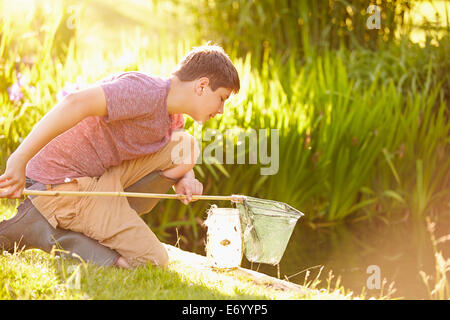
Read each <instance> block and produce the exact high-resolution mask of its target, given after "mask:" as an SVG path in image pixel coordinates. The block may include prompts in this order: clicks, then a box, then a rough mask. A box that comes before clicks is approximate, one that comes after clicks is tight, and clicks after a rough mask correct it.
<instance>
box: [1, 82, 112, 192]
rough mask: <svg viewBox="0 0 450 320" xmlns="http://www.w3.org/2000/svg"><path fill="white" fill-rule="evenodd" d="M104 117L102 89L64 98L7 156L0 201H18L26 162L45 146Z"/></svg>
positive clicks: (23, 183)
mask: <svg viewBox="0 0 450 320" xmlns="http://www.w3.org/2000/svg"><path fill="white" fill-rule="evenodd" d="M103 115H107V108H106V99H105V95H104V92H103V89H102V88H101V87H100V86H94V87H90V88H87V89H85V90H81V91H78V92H75V93H72V94H69V95H68V96H66V97H64V99H63V100H62V101H61V102H59V103H58V104H57V105H56V106H55V107H53V108H52V109H51V110H50V111H49V112H48V113H47V114H46V115H45V116H44V117H42V119H41V120H40V121H39V122H38V123H37V124H36V125H35V126H34V127H33V129H32V130H31V132H30V133H29V135H28V136H27V137H26V138H25V140H23V142H22V143H21V144H20V145H19V147H18V148H17V149H16V150H15V151H14V152H13V153H12V154H11V156H10V157H9V159H8V161H7V163H6V170H5V172H4V174H2V175H1V176H0V188H9V189H8V190H7V191H4V190H1V189H0V191H3V192H0V197H7V198H20V197H21V195H22V191H23V189H24V188H25V169H26V165H27V163H28V161H29V160H30V159H31V158H33V156H34V155H35V154H36V153H38V152H39V150H41V149H42V148H43V147H44V146H45V145H46V144H47V143H49V142H50V141H51V140H52V139H53V138H55V137H57V136H58V135H60V134H61V133H63V132H65V131H67V130H69V129H70V128H72V127H73V126H75V125H76V124H77V123H78V122H80V121H81V120H83V119H84V118H86V117H88V116H103Z"/></svg>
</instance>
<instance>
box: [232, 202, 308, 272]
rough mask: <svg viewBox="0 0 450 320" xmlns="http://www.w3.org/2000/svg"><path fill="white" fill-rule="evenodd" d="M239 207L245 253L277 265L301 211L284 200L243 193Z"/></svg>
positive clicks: (301, 214) (254, 258)
mask: <svg viewBox="0 0 450 320" xmlns="http://www.w3.org/2000/svg"><path fill="white" fill-rule="evenodd" d="M234 203H235V205H236V208H237V209H239V216H240V220H241V227H242V235H243V242H244V253H245V256H246V258H247V259H248V260H249V261H251V262H257V263H267V264H272V265H276V264H278V263H279V262H280V260H281V258H282V257H283V254H284V251H285V250H286V246H287V244H288V242H289V238H290V237H291V235H292V231H293V230H294V227H295V225H296V223H297V220H298V219H299V218H300V217H302V216H303V215H304V214H303V213H302V212H300V211H298V210H297V209H295V208H293V207H291V206H289V205H288V204H286V203H283V202H278V201H273V200H265V199H258V198H253V197H248V196H246V197H245V198H244V201H243V202H242V203H241V202H234Z"/></svg>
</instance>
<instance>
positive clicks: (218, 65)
mask: <svg viewBox="0 0 450 320" xmlns="http://www.w3.org/2000/svg"><path fill="white" fill-rule="evenodd" d="M172 74H173V75H175V76H177V77H178V79H180V80H181V81H193V80H196V79H199V78H201V77H207V78H208V79H209V86H210V87H211V90H212V91H216V89H218V88H220V87H222V88H226V89H231V92H232V93H238V92H239V89H240V83H239V75H238V72H237V70H236V68H235V67H234V65H233V63H232V62H231V60H230V58H229V57H228V55H227V54H226V53H225V51H224V50H223V49H222V47H220V46H217V45H209V44H206V45H204V46H201V47H194V49H193V50H191V51H190V52H189V53H188V54H187V55H186V56H185V57H184V58H183V59H182V60H181V61H180V63H179V64H178V66H177V68H176V69H175V71H174V72H172Z"/></svg>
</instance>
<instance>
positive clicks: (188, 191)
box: [174, 177, 203, 204]
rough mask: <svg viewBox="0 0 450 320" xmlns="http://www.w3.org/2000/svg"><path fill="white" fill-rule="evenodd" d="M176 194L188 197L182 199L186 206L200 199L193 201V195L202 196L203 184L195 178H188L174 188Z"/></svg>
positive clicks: (180, 181)
mask: <svg viewBox="0 0 450 320" xmlns="http://www.w3.org/2000/svg"><path fill="white" fill-rule="evenodd" d="M174 188H175V192H176V193H177V194H183V195H186V196H187V198H185V199H180V201H181V202H183V203H184V204H188V203H189V202H192V201H197V200H198V199H194V200H193V199H192V195H194V194H196V195H201V194H202V192H203V184H202V183H201V182H200V181H198V180H197V179H195V178H191V177H186V178H182V179H180V180H179V181H178V182H177V183H176V184H175V186H174Z"/></svg>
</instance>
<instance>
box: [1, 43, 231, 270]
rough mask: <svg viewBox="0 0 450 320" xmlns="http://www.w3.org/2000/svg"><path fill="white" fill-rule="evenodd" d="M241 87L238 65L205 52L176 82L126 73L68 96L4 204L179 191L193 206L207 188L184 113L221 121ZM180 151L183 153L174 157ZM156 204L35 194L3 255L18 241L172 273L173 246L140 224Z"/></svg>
mask: <svg viewBox="0 0 450 320" xmlns="http://www.w3.org/2000/svg"><path fill="white" fill-rule="evenodd" d="M239 89H240V84H239V76H238V73H237V71H236V69H235V67H234V66H233V64H232V62H231V61H230V59H229V57H228V56H227V55H226V54H225V52H224V51H223V49H222V48H220V47H218V46H211V45H206V46H203V47H198V48H195V49H194V50H192V51H191V52H189V53H188V54H187V55H186V56H185V57H184V58H183V60H182V61H181V62H180V63H179V65H178V67H177V69H176V70H175V71H174V72H173V73H172V75H171V77H170V78H169V79H162V78H159V77H153V76H151V75H147V74H144V73H141V72H125V73H121V74H117V75H113V76H112V77H109V78H106V79H104V80H102V81H101V82H100V83H96V84H95V85H93V86H91V87H89V88H87V89H84V90H81V91H78V92H76V93H73V94H69V95H68V96H66V97H65V98H64V99H63V100H62V101H61V102H60V103H58V104H57V105H56V106H55V107H54V108H53V109H52V110H51V111H50V112H49V113H47V114H46V115H45V116H44V117H43V118H42V119H41V120H40V121H39V122H38V123H37V124H36V126H35V127H34V128H33V130H32V131H31V132H30V134H29V135H28V136H27V138H26V139H25V140H24V141H23V142H22V143H21V145H20V146H19V147H18V148H17V150H16V151H15V152H14V153H13V154H11V156H10V157H9V159H8V161H7V166H6V170H5V172H4V174H3V175H1V176H0V188H5V189H6V191H3V192H1V193H0V197H8V198H20V197H21V195H22V192H23V189H24V187H27V188H28V189H37V190H45V189H47V190H59V191H61V190H75V191H129V192H155V193H166V192H167V191H168V190H169V189H170V187H172V186H173V188H174V190H175V192H176V193H177V194H183V195H186V198H187V199H183V200H181V201H182V202H183V203H184V204H188V203H189V202H190V201H193V200H192V198H191V196H192V195H194V194H202V191H203V186H202V184H201V183H200V182H199V181H198V180H197V179H195V175H194V171H193V167H194V165H195V161H196V159H197V157H198V152H199V147H198V145H197V144H196V140H195V139H194V138H193V137H192V136H191V135H189V134H187V133H186V132H184V131H182V130H181V129H183V128H184V119H183V116H182V114H187V115H189V116H190V117H192V118H193V119H194V120H195V121H197V122H199V123H203V122H205V121H207V120H208V119H210V118H212V117H214V116H215V115H216V114H218V113H220V114H222V113H223V106H224V102H225V100H226V99H227V98H228V97H229V95H230V94H232V93H237V92H239ZM174 137H175V138H174ZM179 143H182V146H183V147H182V148H181V150H182V154H178V155H176V157H174V155H173V154H174V152H173V151H174V150H175V149H176V148H177V150H179V148H178V147H179ZM192 149H194V152H191V151H192ZM175 154H176V152H175ZM0 191H1V189H0ZM30 199H31V200H30ZM157 201H158V200H157V199H147V198H125V197H101V196H100V197H92V196H84V197H82V196H51V197H48V196H30V197H28V198H27V199H25V201H24V202H23V203H21V205H19V207H18V213H17V214H16V216H14V217H13V218H11V219H9V220H6V221H2V222H0V250H2V247H3V248H4V249H6V250H10V251H11V250H13V248H14V246H17V243H19V248H20V247H21V246H23V245H25V246H26V247H27V248H40V249H43V250H45V251H47V252H49V251H50V250H51V248H52V247H53V245H55V244H57V245H59V246H61V247H62V248H63V249H64V250H66V251H68V252H69V253H71V254H77V255H79V256H81V258H83V259H84V260H88V261H92V262H94V263H97V264H100V265H115V266H119V267H124V268H130V267H136V266H139V265H143V264H146V263H147V262H151V263H152V264H154V265H157V266H161V267H165V266H167V264H168V255H167V252H166V250H165V248H164V246H163V245H162V244H161V242H159V240H158V239H157V238H156V236H155V235H154V234H153V232H152V231H151V230H150V228H149V227H148V226H147V225H146V224H145V223H144V222H143V220H142V219H141V218H140V217H139V214H143V213H146V212H149V211H150V210H151V209H152V208H153V207H154V206H155V205H156V203H157ZM43 217H45V218H43Z"/></svg>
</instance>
